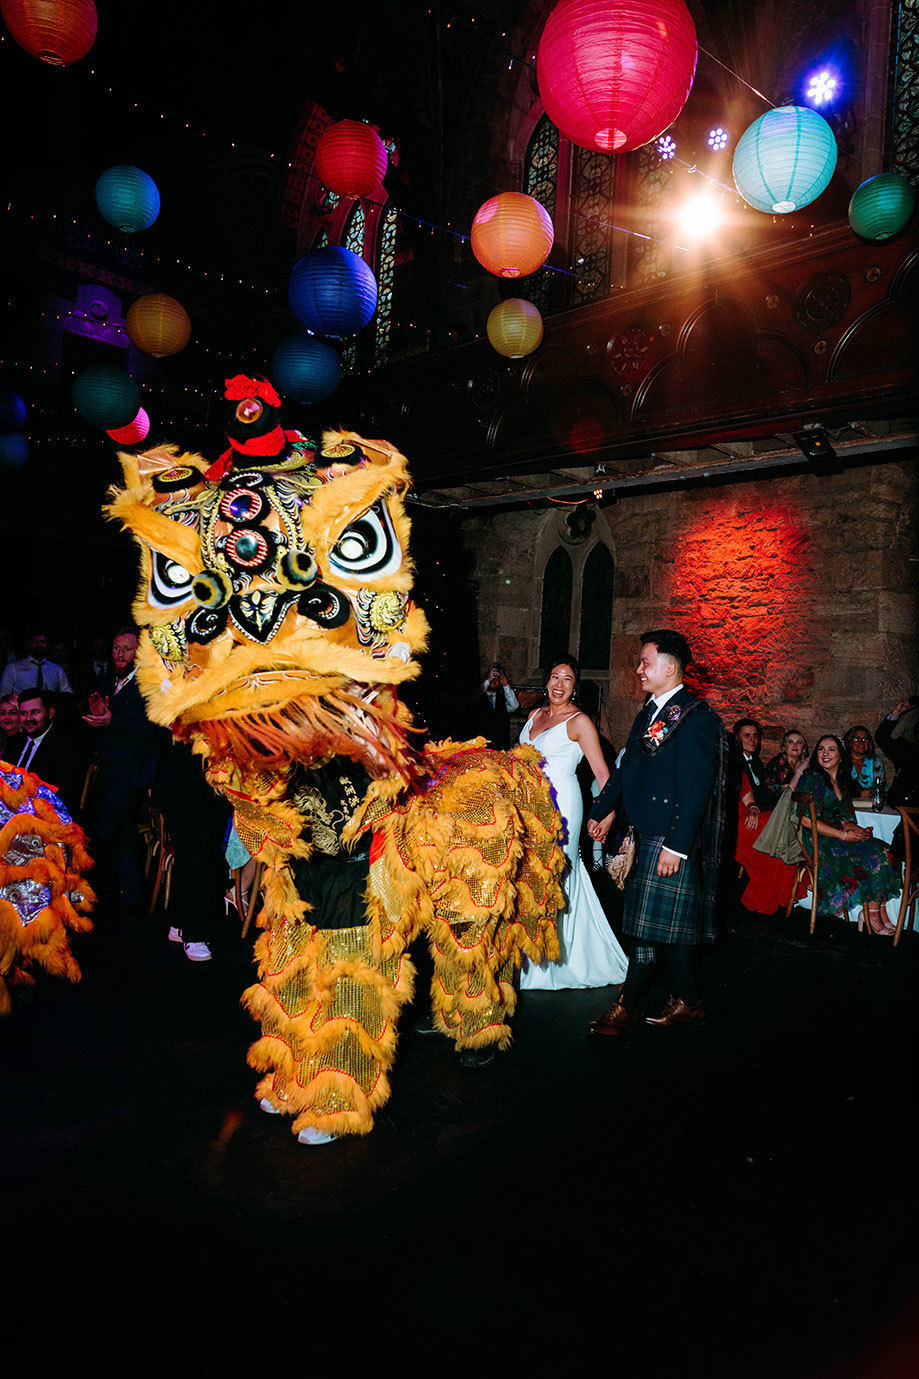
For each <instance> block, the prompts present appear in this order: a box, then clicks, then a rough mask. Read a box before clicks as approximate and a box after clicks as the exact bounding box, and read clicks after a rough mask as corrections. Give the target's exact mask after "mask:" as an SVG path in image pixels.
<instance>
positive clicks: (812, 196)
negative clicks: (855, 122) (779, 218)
mask: <svg viewBox="0 0 919 1379" xmlns="http://www.w3.org/2000/svg"><path fill="white" fill-rule="evenodd" d="M836 154H837V150H836V139H835V137H834V135H833V131H832V129H830V126H829V125H828V124H827V122H826V120H825V119H824V118H823V116H822V115H818V114H817V112H816V110H811V109H810V108H809V107H808V106H805V105H782V106H779V108H778V109H777V110H767V111H766V113H765V115H760V117H759V119H757V120H754V121H753V123H752V124H751V125H750V127H749V129H746V130H745V131H744V132H743V134H742V135H741V136H740V139H739V141H738V144H737V147H736V149H735V150H734V185H735V186H736V187H737V190H738V191H739V192H740V194H741V196H742V197H743V199H744V201H746V202H748V203H749V204H750V205H751V206H754V207H755V208H756V210H758V211H771V212H775V213H776V214H778V215H787V214H788V212H789V211H797V210H800V209H801V207H802V206H807V205H809V203H810V202H811V201H815V200H816V198H817V197H818V196H819V195H820V193H821V192H822V191H823V190H824V188H825V187H826V186H827V184H828V182H829V180H830V178H831V177H832V176H833V170H834V169H835V167H836Z"/></svg>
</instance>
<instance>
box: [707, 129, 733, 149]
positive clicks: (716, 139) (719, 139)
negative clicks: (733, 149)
mask: <svg viewBox="0 0 919 1379" xmlns="http://www.w3.org/2000/svg"><path fill="white" fill-rule="evenodd" d="M727 142H728V132H727V130H726V129H722V128H721V125H716V126H715V128H714V129H710V130H709V131H708V146H709V148H711V149H714V151H715V152H716V153H720V152H721V150H722V149H723V148H725V147H726V146H727Z"/></svg>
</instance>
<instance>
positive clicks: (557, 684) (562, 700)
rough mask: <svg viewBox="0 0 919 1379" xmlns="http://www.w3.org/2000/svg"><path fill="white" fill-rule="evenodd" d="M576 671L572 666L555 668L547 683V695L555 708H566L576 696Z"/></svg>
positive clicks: (550, 672)
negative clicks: (573, 696) (574, 695)
mask: <svg viewBox="0 0 919 1379" xmlns="http://www.w3.org/2000/svg"><path fill="white" fill-rule="evenodd" d="M574 683H575V681H574V671H573V670H572V669H571V667H570V666H566V665H560V666H553V667H552V669H551V670H550V671H549V678H548V680H547V681H546V693H547V694H548V696H549V703H550V705H551V706H552V707H553V708H557V709H560V708H564V707H565V705H566V704H570V703H571V696H572V695H573V694H574Z"/></svg>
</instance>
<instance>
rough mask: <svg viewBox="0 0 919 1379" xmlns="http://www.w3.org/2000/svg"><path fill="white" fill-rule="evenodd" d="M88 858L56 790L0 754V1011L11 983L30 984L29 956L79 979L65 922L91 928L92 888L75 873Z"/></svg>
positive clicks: (80, 832)
mask: <svg viewBox="0 0 919 1379" xmlns="http://www.w3.org/2000/svg"><path fill="white" fill-rule="evenodd" d="M91 865H92V864H91V862H90V859H89V855H88V853H87V851H86V848H85V846H84V838H83V830H82V829H81V828H79V827H78V826H77V825H76V824H75V823H74V822H73V820H72V819H71V817H70V815H69V814H68V813H67V810H66V809H65V808H64V806H63V804H62V803H61V801H60V800H59V799H58V795H57V791H56V790H54V789H52V787H51V786H50V785H46V784H45V783H44V781H41V780H39V779H38V777H37V776H34V775H32V773H31V772H30V771H23V770H20V768H19V767H18V766H11V765H10V764H9V763H8V762H6V761H0V1015H9V1013H10V1009H11V1005H12V1002H11V999H10V988H11V987H12V988H15V987H17V986H31V984H32V977H31V976H30V974H29V971H28V969H29V967H30V966H31V965H32V964H33V963H37V964H38V966H39V967H43V968H44V969H45V971H46V972H51V973H53V974H54V975H55V976H58V977H67V978H69V980H70V981H72V982H78V981H79V980H80V969H79V967H78V966H77V963H76V960H75V959H74V956H73V954H72V953H71V951H70V945H69V942H68V930H71V929H72V930H74V931H75V932H78V933H85V932H86V931H87V930H89V929H91V928H92V925H91V923H90V922H89V920H88V919H87V917H86V916H87V912H88V911H89V909H90V908H91V906H92V903H93V901H94V900H95V896H94V895H93V893H92V891H91V890H90V888H89V886H88V885H87V884H86V882H85V881H84V879H83V873H84V872H85V871H86V870H87V869H88V868H89V867H90V866H91Z"/></svg>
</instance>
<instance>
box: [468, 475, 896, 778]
mask: <svg viewBox="0 0 919 1379" xmlns="http://www.w3.org/2000/svg"><path fill="white" fill-rule="evenodd" d="M917 488H919V483H917V475H916V469H915V466H914V465H913V464H911V463H909V462H903V463H886V464H878V465H875V466H872V467H866V468H862V469H850V470H847V471H846V472H844V473H841V474H836V475H828V476H825V477H820V478H818V477H815V476H814V475H812V474H810V473H802V474H794V475H786V476H782V475H779V476H776V477H772V478H768V479H759V480H749V481H744V482H742V483H734V484H724V485H717V486H712V487H698V488H692V489H686V490H669V491H663V490H657V491H652V492H648V493H644V494H639V495H636V496H625V497H623V498H621V499H620V500H619V501H618V502H616V503H613V504H610V505H608V506H606V507H604V508H602V509H601V510H600V512H599V513H598V514H597V519H596V521H595V523H594V527H593V530H592V531H591V533H590V534H589V535H588V536H587V538H586V539H585V540H583V541H581V542H579V543H577V542H576V543H574V544H571V543H570V542H566V545H568V549H569V554H571V556H572V559H573V561H574V564H575V582H576V583H577V570H578V565H579V563H582V561H583V556H584V555H585V554H586V552H587V551H588V550H589V549H590V546H591V545H592V544H593V542H594V541H595V540H596V539H597V535H598V532H599V531H600V530H601V527H602V529H603V534H604V537H605V539H606V541H607V544H608V545H609V546H610V548H611V549H612V551H613V555H614V559H615V562H616V580H615V597H614V606H613V635H612V645H611V648H610V672H609V680H608V695H609V705H608V707H609V720H610V729H611V733H612V737H613V741H614V742H615V743H617V745H619V744H621V742H622V740H623V738H624V736H625V733H626V731H627V729H628V725H629V723H630V722H631V719H632V716H633V714H634V712H635V709H636V707H637V702H638V695H637V682H636V680H635V676H634V674H633V666H634V663H635V660H636V653H637V636H638V634H639V633H640V632H641V631H643V630H644V629H646V628H649V627H655V626H658V627H659V626H676V627H679V628H680V629H681V630H683V631H684V632H685V633H686V635H687V636H688V638H689V640H690V643H691V644H692V646H693V649H694V652H695V655H696V658H697V662H698V666H697V669H696V673H695V681H696V683H697V684H698V685H700V686H701V687H702V688H703V689H704V692H705V693H706V694H707V695H708V697H709V698H710V699H711V702H712V703H713V705H714V706H715V707H716V708H717V709H718V711H719V712H720V713H722V715H723V716H724V718H725V721H726V722H727V723H728V724H730V723H732V722H733V721H734V720H735V719H736V718H738V717H740V716H742V715H746V714H751V715H752V716H754V717H757V718H759V719H760V720H761V721H762V723H763V725H764V730H765V738H766V750H767V753H768V754H771V753H772V751H773V750H774V749H775V747H776V745H777V742H778V739H779V738H780V737H781V733H782V731H783V730H784V729H785V728H786V727H788V726H790V725H792V724H793V725H795V726H798V727H800V728H801V729H802V730H803V731H804V733H805V734H806V735H807V737H808V739H809V741H810V742H811V743H812V744H813V741H814V739H815V737H816V736H817V735H819V733H821V732H825V731H829V730H834V731H840V730H844V729H845V728H846V727H848V726H849V725H850V724H852V723H855V722H859V721H861V722H865V723H867V724H868V725H869V727H871V728H872V729H873V728H874V726H875V724H876V723H877V721H878V720H879V719H880V718H881V716H882V714H883V713H884V712H885V711H886V710H887V709H888V708H889V707H890V706H891V705H892V704H893V703H894V702H895V701H896V699H898V698H899V697H900V696H901V695H903V694H905V693H908V692H915V691H916V690H919V559H917V558H919V540H917V521H916V511H917V504H916V499H917ZM565 530H566V529H565V514H564V513H563V512H562V511H559V510H550V511H538V512H537V511H529V510H528V511H525V512H513V513H506V514H500V515H496V516H494V517H489V516H487V515H486V516H483V515H480V514H479V515H476V516H475V517H471V518H468V519H467V520H466V521H465V522H464V524H463V532H464V541H465V544H466V547H467V551H468V553H469V556H470V559H471V561H472V563H473V579H474V581H475V582H476V584H477V586H478V604H479V640H480V648H481V652H482V656H483V659H484V660H485V661H486V662H490V660H491V659H492V658H493V657H494V658H497V659H498V660H500V661H502V662H503V664H505V665H506V666H507V669H508V673H509V675H510V676H511V678H512V680H514V681H516V682H518V683H519V682H527V681H533V680H534V679H536V678H537V676H538V671H539V666H538V656H539V625H540V604H541V581H542V571H543V568H544V566H545V562H546V560H547V559H548V557H549V555H550V554H551V551H552V550H553V549H554V547H555V545H556V544H558V542H559V541H560V540H564V539H565ZM575 599H577V592H576V595H575ZM575 611H576V610H575ZM577 625H578V620H577V617H576V616H574V617H573V619H572V626H573V628H577ZM572 650H573V651H576V650H577V647H576V646H574V645H572ZM592 678H600V677H597V676H593V677H592ZM606 689H607V686H606V685H604V691H605V692H606Z"/></svg>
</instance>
